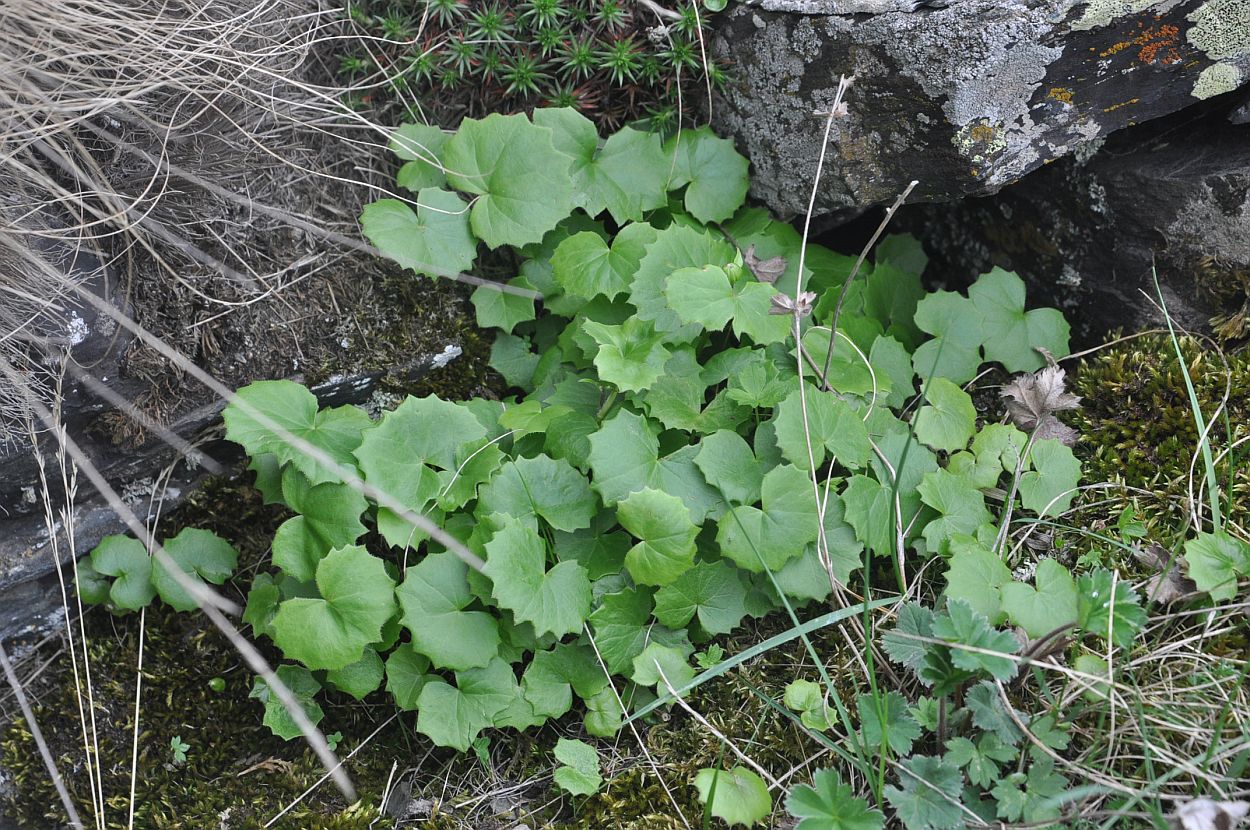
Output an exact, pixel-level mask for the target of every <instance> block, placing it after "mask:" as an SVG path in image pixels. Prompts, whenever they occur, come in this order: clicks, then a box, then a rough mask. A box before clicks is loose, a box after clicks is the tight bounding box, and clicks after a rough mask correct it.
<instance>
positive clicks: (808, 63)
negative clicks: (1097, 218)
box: [712, 0, 1250, 215]
mask: <svg viewBox="0 0 1250 830" xmlns="http://www.w3.org/2000/svg"><path fill="white" fill-rule="evenodd" d="M909 7H914V8H909ZM715 25H716V31H715V34H714V37H713V38H712V44H713V50H714V52H715V53H716V54H717V55H719V56H720V57H722V58H725V59H727V60H730V61H731V62H733V63H734V64H735V66H734V67H733V69H734V71H733V73H732V75H733V78H734V80H733V82H732V83H731V84H730V86H729V87H728V88H727V89H726V91H725V94H724V96H723V100H721V101H720V102H719V103H718V104H717V106H716V108H715V110H714V112H713V122H714V124H715V126H717V127H718V128H719V129H720V130H722V131H725V132H729V133H732V134H733V135H734V136H735V137H736V138H737V140H738V144H739V147H740V149H741V150H742V151H743V152H744V153H746V155H747V156H748V157H749V158H750V159H751V162H752V164H753V171H752V173H753V175H752V186H753V190H752V193H753V194H754V195H755V196H756V198H758V199H760V200H762V201H763V202H765V203H767V204H768V205H769V207H771V208H773V209H774V210H775V211H777V212H779V213H781V214H783V215H788V214H798V213H802V212H803V211H804V210H806V207H807V199H808V194H809V193H810V190H811V183H812V178H813V174H814V171H815V169H816V161H817V157H818V155H819V152H820V148H821V139H822V135H823V132H824V127H825V123H824V118H823V117H822V116H820V115H815V114H814V113H816V112H819V111H822V110H827V109H828V107H829V105H830V103H831V102H832V101H833V98H834V94H835V92H836V90H837V86H838V78H839V76H840V75H842V74H846V75H853V76H854V77H855V85H854V87H853V88H852V90H851V92H850V94H849V96H848V97H847V99H846V102H847V104H848V113H847V115H846V116H845V117H842V118H839V119H837V120H836V121H835V129H834V140H833V142H832V143H831V146H830V148H829V151H828V153H827V156H826V168H825V173H824V176H823V179H822V181H821V188H820V194H819V199H818V202H817V212H818V213H828V212H831V211H835V210H839V209H845V208H856V207H863V206H867V205H874V204H884V203H888V202H890V201H891V200H893V199H894V198H895V196H897V194H898V193H899V192H900V191H902V190H903V188H904V187H906V185H907V184H908V182H910V181H912V180H917V181H918V182H919V184H918V186H917V188H916V190H915V192H914V194H913V200H914V201H946V200H952V199H957V198H960V197H963V196H968V195H986V194H991V193H994V192H996V191H998V190H999V189H1001V188H1002V187H1004V186H1006V185H1008V184H1010V183H1012V182H1014V181H1017V180H1018V179H1020V178H1021V177H1023V176H1025V175H1026V174H1028V173H1029V172H1031V171H1033V170H1035V169H1037V168H1039V167H1041V166H1043V165H1045V164H1047V163H1049V162H1052V161H1054V160H1056V159H1059V158H1062V157H1065V156H1068V155H1071V154H1073V153H1078V152H1088V148H1090V147H1091V146H1093V145H1095V144H1096V143H1097V142H1099V141H1102V140H1104V139H1105V138H1106V137H1107V136H1108V135H1110V134H1112V133H1114V132H1115V131H1117V130H1120V129H1122V128H1124V127H1125V126H1128V125H1131V124H1136V123H1141V122H1144V121H1147V120H1149V119H1153V118H1158V117H1160V116H1165V115H1168V114H1170V113H1173V112H1176V111H1178V110H1180V109H1182V108H1184V107H1186V106H1189V105H1190V104H1193V103H1195V102H1197V101H1199V100H1203V99H1206V98H1209V97H1213V96H1215V95H1217V94H1220V93H1223V92H1227V91H1229V90H1232V89H1235V88H1238V87H1239V86H1242V85H1244V84H1245V83H1246V82H1247V81H1250V5H1248V4H1247V3H1246V2H1245V0H1162V1H1161V2H1150V0H1091V2H1083V1H1082V0H950V2H949V3H923V4H921V3H915V2H906V1H905V0H746V2H744V3H741V4H736V5H734V6H732V7H731V8H730V10H729V11H727V12H725V13H724V14H722V15H719V16H718V18H717V21H716V24H715Z"/></svg>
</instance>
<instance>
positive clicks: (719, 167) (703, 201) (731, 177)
mask: <svg viewBox="0 0 1250 830" xmlns="http://www.w3.org/2000/svg"><path fill="white" fill-rule="evenodd" d="M664 154H665V155H666V156H668V157H669V158H673V159H675V163H674V165H673V176H672V178H671V179H670V181H669V187H670V188H676V187H681V186H682V185H686V194H685V204H686V210H688V211H690V215H691V216H693V217H695V218H696V219H698V220H699V221H701V222H707V223H711V222H719V221H721V220H723V219H728V218H729V217H730V216H733V214H734V211H736V210H737V209H738V208H739V207H740V206H741V205H742V202H743V200H745V199H746V195H747V185H748V181H747V169H748V166H749V165H748V163H747V160H746V159H745V158H743V156H741V155H740V154H739V153H738V151H737V150H736V149H735V148H734V143H733V141H731V140H729V139H727V138H720V137H718V136H717V135H716V133H714V132H712V128H711V127H700V128H698V129H697V130H683V131H680V132H678V133H677V134H676V135H674V136H673V137H672V138H670V139H669V140H668V141H667V142H665V144H664Z"/></svg>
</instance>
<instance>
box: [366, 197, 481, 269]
mask: <svg viewBox="0 0 1250 830" xmlns="http://www.w3.org/2000/svg"><path fill="white" fill-rule="evenodd" d="M416 204H417V209H416V210H415V211H414V210H413V209H412V208H410V207H409V206H408V205H407V204H405V203H404V202H401V201H399V200H398V199H379V200H378V201H376V202H371V203H369V204H367V205H365V209H364V211H362V212H361V214H360V229H361V231H363V232H364V235H365V237H366V238H368V240H369V241H370V242H372V243H373V244H374V245H376V246H377V247H378V249H379V250H380V251H382V253H383V254H385V255H386V256H387V257H388V258H389V259H393V260H394V261H395V262H398V263H399V264H400V265H402V266H403V267H405V268H411V269H412V270H414V271H416V272H417V273H418V274H425V275H426V276H429V277H451V276H455V275H456V274H459V273H460V272H461V271H467V270H469V269H470V268H472V267H473V261H474V260H475V259H477V239H475V238H474V236H473V234H472V233H471V232H470V231H469V207H468V205H466V204H465V202H464V200H463V199H461V198H460V197H459V196H457V195H456V194H454V193H448V192H447V191H446V190H440V189H439V188H436V187H427V188H424V189H422V190H420V191H419V192H418V193H417V203H416Z"/></svg>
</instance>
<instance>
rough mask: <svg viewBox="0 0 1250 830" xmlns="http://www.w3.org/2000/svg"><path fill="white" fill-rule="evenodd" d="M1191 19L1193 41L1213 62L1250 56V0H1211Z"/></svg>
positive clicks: (1195, 10)
mask: <svg viewBox="0 0 1250 830" xmlns="http://www.w3.org/2000/svg"><path fill="white" fill-rule="evenodd" d="M1188 19H1189V21H1190V22H1191V23H1193V24H1194V25H1193V26H1191V27H1190V29H1189V32H1188V33H1187V34H1186V37H1187V38H1188V39H1189V42H1190V43H1192V44H1193V45H1194V46H1197V47H1198V48H1199V49H1201V50H1202V51H1203V52H1205V53H1206V54H1207V56H1208V57H1210V58H1212V59H1213V60H1225V59H1227V58H1236V57H1240V56H1241V55H1250V0H1211V2H1209V3H1204V4H1203V5H1201V6H1199V7H1198V8H1196V9H1194V10H1193V11H1192V12H1190V13H1189V18H1188Z"/></svg>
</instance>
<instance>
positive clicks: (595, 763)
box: [554, 738, 603, 795]
mask: <svg viewBox="0 0 1250 830" xmlns="http://www.w3.org/2000/svg"><path fill="white" fill-rule="evenodd" d="M554 754H555V756H556V760H557V761H559V762H560V766H559V767H557V768H556V772H555V776H554V777H555V781H556V784H558V785H559V786H560V789H562V790H564V791H565V792H568V793H572V794H573V795H591V794H593V793H596V792H598V791H599V787H601V786H602V785H603V776H601V775H600V774H599V753H598V752H596V751H595V748H594V747H593V746H591V745H590V744H588V743H585V742H584V741H571V740H569V739H568V738H561V739H560V740H558V741H556V748H555V753H554Z"/></svg>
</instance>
